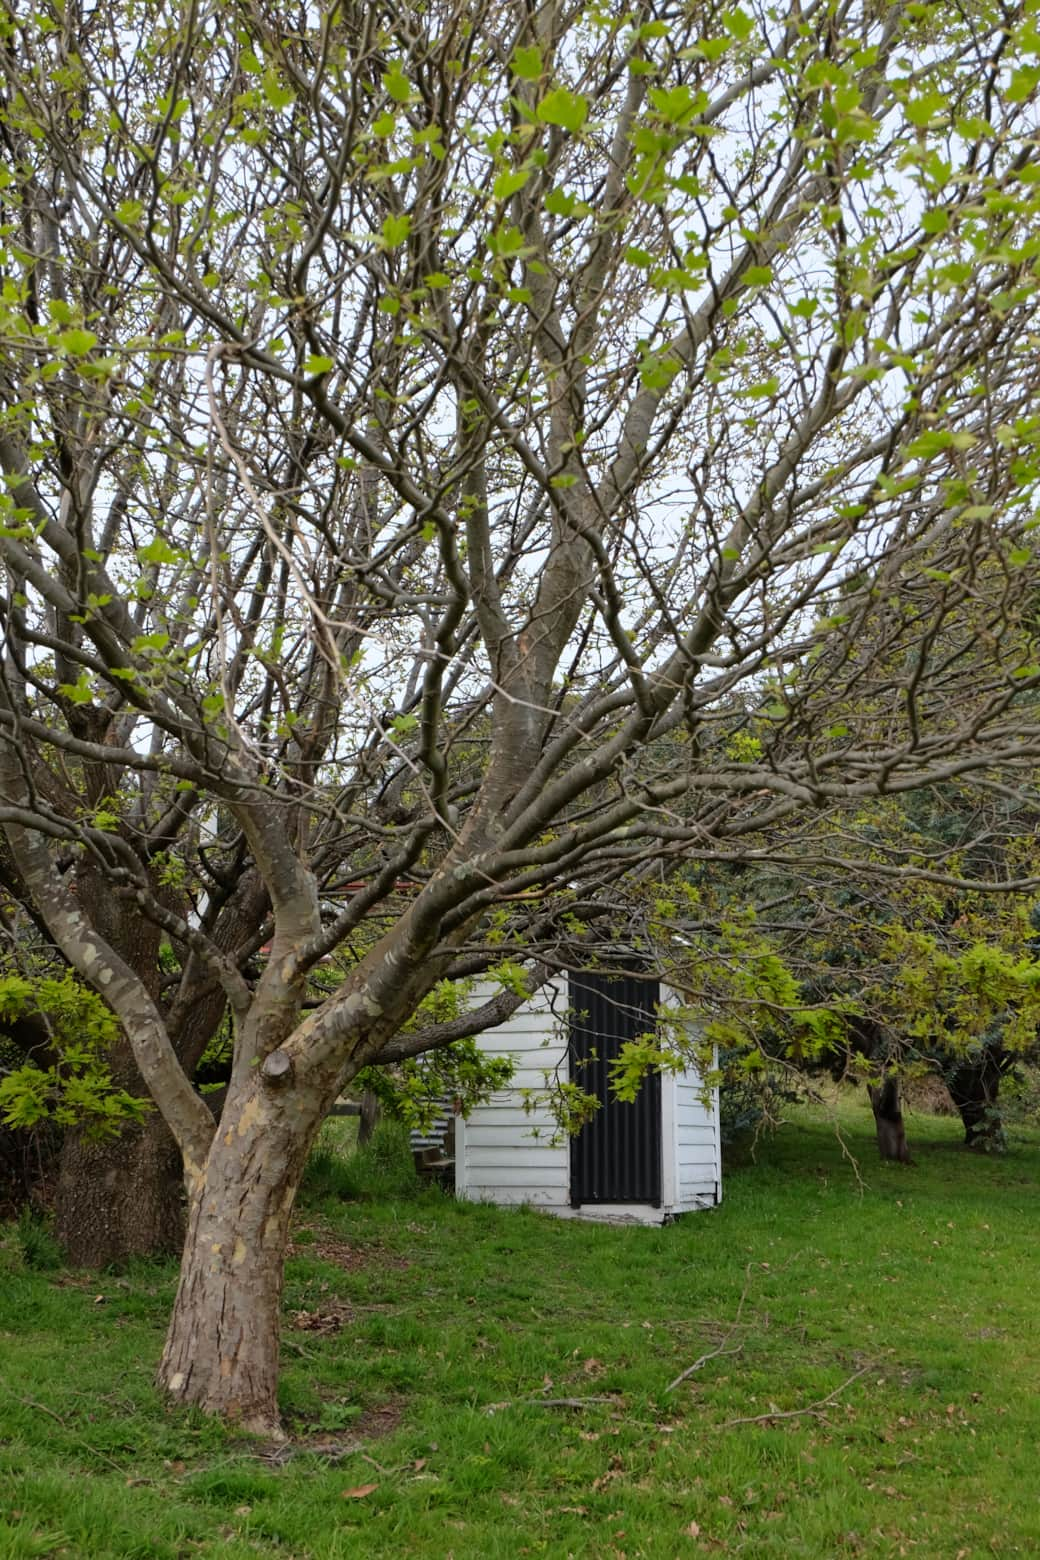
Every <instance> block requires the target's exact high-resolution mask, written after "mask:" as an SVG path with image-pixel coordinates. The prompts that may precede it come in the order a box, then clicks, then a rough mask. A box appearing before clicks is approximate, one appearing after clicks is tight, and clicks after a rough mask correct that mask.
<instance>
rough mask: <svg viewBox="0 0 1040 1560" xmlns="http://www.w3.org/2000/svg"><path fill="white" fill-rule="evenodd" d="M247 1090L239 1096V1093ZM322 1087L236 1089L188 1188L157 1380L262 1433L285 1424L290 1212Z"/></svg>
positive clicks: (181, 1397)
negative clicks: (282, 1347) (282, 1381)
mask: <svg viewBox="0 0 1040 1560" xmlns="http://www.w3.org/2000/svg"><path fill="white" fill-rule="evenodd" d="M236 1095H237V1097H236ZM320 1120H321V1111H320V1102H319V1100H318V1099H317V1097H316V1096H315V1095H314V1094H312V1093H309V1092H306V1091H298V1090H296V1089H292V1088H290V1091H289V1093H288V1096H287V1097H282V1096H277V1097H276V1095H275V1093H274V1091H272V1090H271V1089H269V1088H267V1087H266V1086H265V1085H264V1084H263V1082H262V1081H261V1080H260V1079H259V1077H257V1076H256V1074H254V1080H253V1081H252V1082H251V1083H250V1085H249V1087H247V1088H245V1089H240V1090H238V1091H236V1093H233V1094H232V1095H231V1096H229V1099H228V1102H227V1104H226V1105H225V1108H224V1113H223V1117H222V1119H221V1124H220V1128H219V1131H218V1133H217V1136H216V1137H215V1138H214V1141H213V1145H212V1148H211V1150H210V1153H209V1156H208V1158H207V1161H206V1163H205V1165H204V1167H203V1169H202V1173H201V1175H200V1177H199V1178H198V1180H197V1182H196V1184H195V1185H194V1186H191V1188H190V1192H189V1216H188V1234H187V1239H186V1241H185V1245H184V1256H183V1259H182V1263H181V1278H180V1284H179V1286H178V1290H177V1298H176V1300H175V1302H174V1307H173V1316H172V1318H171V1321H170V1327H169V1332H168V1334H167V1338H166V1345H165V1348H164V1349H163V1354H162V1359H161V1361H160V1364H159V1371H158V1382H159V1385H160V1386H161V1387H163V1388H165V1389H166V1391H167V1392H168V1393H169V1395H170V1397H171V1398H173V1400H174V1401H175V1402H179V1403H185V1404H194V1405H196V1406H197V1407H199V1408H201V1409H202V1410H203V1411H204V1412H206V1413H211V1414H219V1415H221V1416H222V1417H223V1418H225V1419H230V1420H234V1421H236V1422H238V1423H240V1424H242V1425H243V1426H244V1427H245V1428H247V1429H249V1430H254V1431H256V1432H257V1433H261V1434H267V1435H275V1434H278V1433H279V1419H278V1362H279V1313H280V1306H281V1297H282V1278H283V1269H284V1264H285V1252H286V1246H287V1243H288V1237H289V1220H290V1217H291V1214H292V1207H293V1203H294V1201H295V1197H296V1191H297V1188H298V1186H299V1183H300V1177H301V1175H302V1173H303V1167H304V1164H305V1162H306V1157H307V1154H308V1152H309V1150H310V1146H311V1143H312V1142H313V1139H314V1135H315V1133H316V1131H317V1129H318V1126H319V1125H320Z"/></svg>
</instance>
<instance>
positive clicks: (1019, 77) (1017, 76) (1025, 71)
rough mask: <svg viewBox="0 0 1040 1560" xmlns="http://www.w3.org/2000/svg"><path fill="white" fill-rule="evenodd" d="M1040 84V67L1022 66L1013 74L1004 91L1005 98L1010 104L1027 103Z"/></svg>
mask: <svg viewBox="0 0 1040 1560" xmlns="http://www.w3.org/2000/svg"><path fill="white" fill-rule="evenodd" d="M1038 83H1040V65H1022V66H1020V68H1019V69H1018V70H1016V71H1013V72H1012V74H1011V80H1010V81H1009V82H1008V84H1007V86H1006V87H1005V89H1004V96H1005V98H1006V99H1007V101H1008V102H1009V103H1026V102H1028V100H1029V99H1030V98H1031V97H1032V96H1033V93H1034V92H1035V91H1036V89H1037V84H1038Z"/></svg>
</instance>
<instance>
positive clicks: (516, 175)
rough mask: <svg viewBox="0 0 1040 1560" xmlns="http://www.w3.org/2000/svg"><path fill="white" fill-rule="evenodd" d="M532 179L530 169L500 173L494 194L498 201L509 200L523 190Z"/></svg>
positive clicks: (493, 188)
mask: <svg viewBox="0 0 1040 1560" xmlns="http://www.w3.org/2000/svg"><path fill="white" fill-rule="evenodd" d="M530 177H531V171H530V169H529V168H516V169H510V170H507V171H506V172H505V173H500V174H499V175H498V178H497V179H496V180H495V183H494V185H493V187H492V194H493V195H494V197H495V199H496V200H508V199H509V197H510V195H515V194H516V192H517V190H522V189H523V187H524V185H525V184H526V183H527V181H528V179H529V178H530Z"/></svg>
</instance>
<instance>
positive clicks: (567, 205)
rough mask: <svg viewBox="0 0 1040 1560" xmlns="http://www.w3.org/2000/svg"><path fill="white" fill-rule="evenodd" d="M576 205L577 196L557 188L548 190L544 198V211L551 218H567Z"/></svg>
mask: <svg viewBox="0 0 1040 1560" xmlns="http://www.w3.org/2000/svg"><path fill="white" fill-rule="evenodd" d="M577 204H578V197H577V195H570V194H568V192H567V191H566V190H561V189H559V188H557V189H555V190H550V191H549V193H548V195H547V196H546V197H545V209H546V211H547V212H548V213H549V215H550V216H553V217H569V216H570V214H571V212H572V211H573V210H574V208H575V206H576V205H577Z"/></svg>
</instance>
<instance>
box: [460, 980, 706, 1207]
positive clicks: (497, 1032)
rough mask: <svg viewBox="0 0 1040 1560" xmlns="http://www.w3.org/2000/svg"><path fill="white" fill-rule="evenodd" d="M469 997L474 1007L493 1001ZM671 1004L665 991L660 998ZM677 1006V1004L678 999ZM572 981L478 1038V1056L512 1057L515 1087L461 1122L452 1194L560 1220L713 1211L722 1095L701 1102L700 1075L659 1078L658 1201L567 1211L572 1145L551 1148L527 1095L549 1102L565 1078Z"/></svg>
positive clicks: (540, 1109)
mask: <svg viewBox="0 0 1040 1560" xmlns="http://www.w3.org/2000/svg"><path fill="white" fill-rule="evenodd" d="M493 994H494V993H493V990H492V989H490V988H487V989H480V990H478V991H476V992H474V994H473V998H472V1000H473V1002H474V1005H475V1006H479V1005H480V1003H482V1002H484V1001H486V1000H487V998H488V997H490V996H492V995H493ZM670 998H671V993H670V992H669V991H668V990H667V988H662V992H661V1000H662V1003H663V1004H666V1003H667V1002H668V1001H669V999H670ZM673 1000H674V999H673ZM567 1011H568V982H567V978H566V976H558V977H557V978H556V979H555V980H553V981H550V982H548V983H547V984H546V985H545V986H543V987H542V989H541V991H539V992H538V993H537V994H536V995H535V996H534V997H533V998H532V999H531V1001H530V1002H526V1003H525V1004H524V1006H523V1007H522V1008H518V1009H517V1011H516V1012H515V1013H514V1014H513V1015H512V1017H511V1018H509V1019H507V1020H506V1022H505V1023H504V1024H500V1025H499V1026H498V1028H496V1029H490V1030H487V1031H485V1033H484V1034H482V1035H478V1036H477V1044H478V1045H479V1046H480V1048H481V1050H483V1051H487V1052H488V1053H489V1054H491V1055H493V1056H511V1057H512V1058H513V1063H514V1073H513V1078H512V1082H511V1083H510V1085H509V1087H508V1088H506V1089H503V1090H500V1091H499V1093H497V1094H495V1095H493V1096H492V1098H491V1099H490V1100H489V1101H488V1103H487V1104H486V1105H480V1106H478V1107H477V1108H476V1110H474V1111H473V1112H472V1114H471V1115H470V1118H469V1120H468V1121H462V1120H459V1122H458V1123H457V1126H456V1136H455V1190H456V1193H457V1195H458V1196H460V1197H465V1198H467V1199H468V1200H469V1201H471V1202H493V1203H498V1204H500V1205H503V1206H508V1205H516V1204H527V1205H528V1206H530V1207H532V1208H543V1209H545V1210H546V1212H549V1213H553V1214H556V1215H557V1216H558V1217H560V1218H575V1217H577V1218H583V1219H603V1220H606V1221H609V1222H611V1223H640V1224H660V1223H661V1222H662V1221H663V1220H665V1219H667V1218H670V1217H672V1216H673V1215H675V1214H677V1213H685V1212H688V1211H690V1210H692V1209H695V1208H708V1207H713V1206H714V1205H715V1204H716V1203H717V1202H718V1201H719V1200H720V1199H721V1196H722V1170H721V1161H720V1145H719V1112H718V1093H717V1091H713V1092H712V1094H711V1095H710V1096H709V1097H708V1098H707V1099H705V1098H704V1092H703V1088H702V1085H701V1081H700V1076H699V1074H698V1073H697V1072H696V1071H695V1070H692V1069H691V1070H688V1071H686V1072H683V1073H678V1074H674V1073H673V1074H665V1075H664V1076H663V1077H662V1079H661V1141H662V1155H663V1163H662V1187H661V1190H662V1201H661V1207H659V1208H655V1207H652V1206H650V1205H649V1204H642V1203H618V1204H613V1203H609V1204H608V1203H586V1204H584V1205H583V1206H582V1207H581V1208H572V1207H571V1197H570V1187H571V1173H570V1142H569V1140H567V1139H564V1140H563V1141H554V1139H556V1138H557V1136H558V1130H559V1129H558V1127H557V1125H556V1122H555V1120H554V1118H553V1116H552V1114H551V1112H550V1111H549V1109H548V1108H547V1106H546V1105H545V1104H544V1103H543V1104H540V1105H539V1104H535V1105H534V1107H533V1108H532V1109H530V1110H526V1109H525V1108H524V1104H523V1100H524V1091H525V1090H530V1091H531V1093H532V1094H533V1095H535V1096H537V1095H543V1094H544V1093H545V1091H546V1087H547V1083H548V1082H551V1080H552V1078H553V1076H554V1075H557V1074H558V1075H559V1076H560V1077H561V1078H562V1079H564V1080H566V1078H567Z"/></svg>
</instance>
